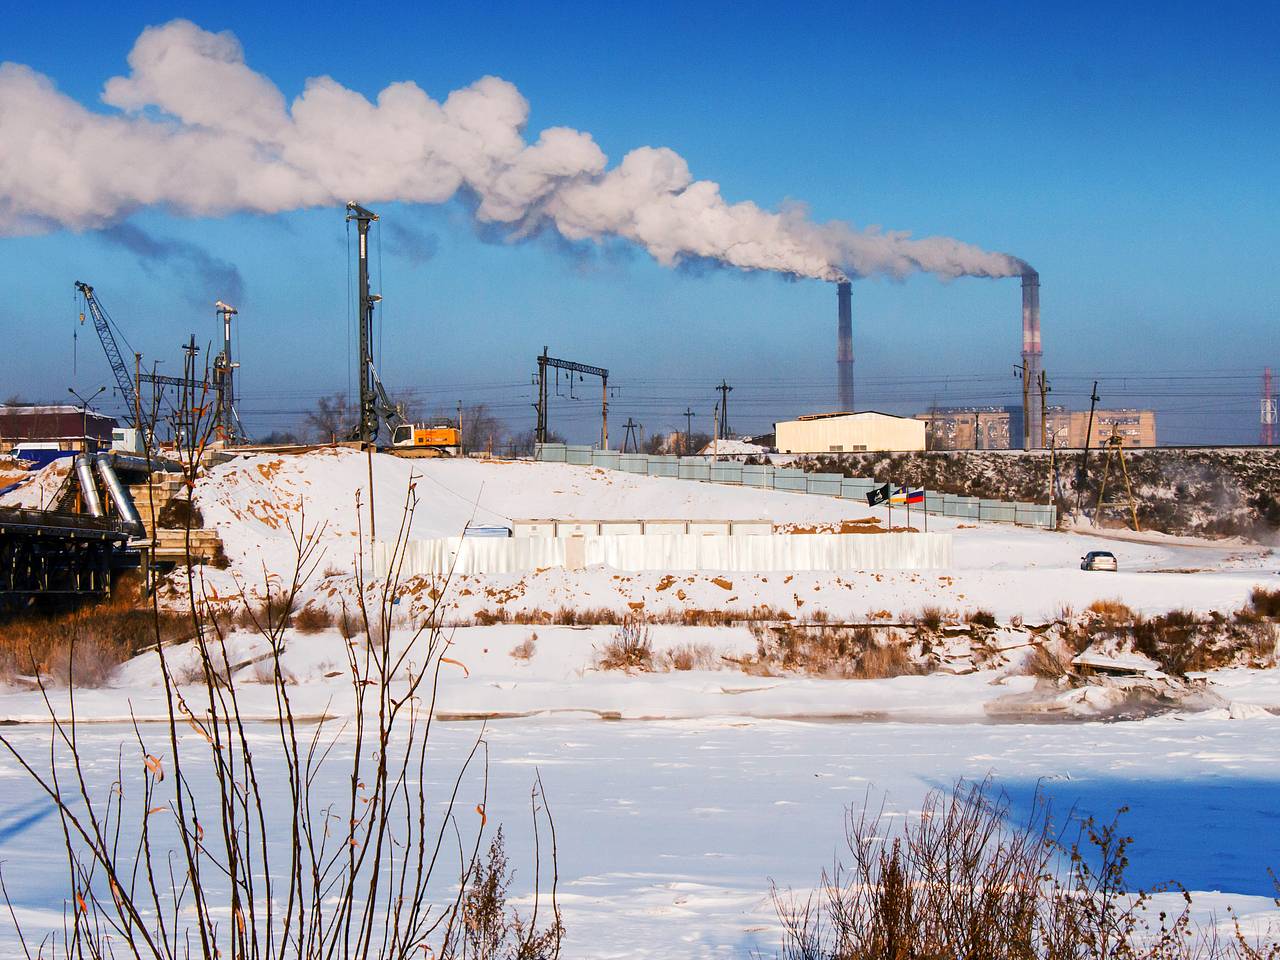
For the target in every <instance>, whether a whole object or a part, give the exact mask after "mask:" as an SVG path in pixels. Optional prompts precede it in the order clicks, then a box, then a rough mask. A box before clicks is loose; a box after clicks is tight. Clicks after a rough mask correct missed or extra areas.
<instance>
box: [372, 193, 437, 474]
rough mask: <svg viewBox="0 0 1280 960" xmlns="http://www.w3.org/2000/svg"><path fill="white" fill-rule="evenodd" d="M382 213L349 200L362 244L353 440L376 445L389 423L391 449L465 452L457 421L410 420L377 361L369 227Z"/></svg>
mask: <svg viewBox="0 0 1280 960" xmlns="http://www.w3.org/2000/svg"><path fill="white" fill-rule="evenodd" d="M377 219H378V215H377V214H376V213H374V212H373V211H372V210H367V209H365V208H364V207H362V206H360V204H358V203H356V202H354V201H352V202H351V203H348V204H347V222H348V223H350V222H351V221H353V220H354V221H355V224H356V234H357V235H358V238H359V244H360V245H359V248H358V249H357V252H356V272H357V283H358V285H359V294H360V422H359V424H358V425H357V426H356V429H355V430H354V431H353V432H352V434H351V439H352V440H359V441H360V442H361V443H362V444H369V445H376V444H377V442H378V435H379V434H380V433H381V432H382V428H383V427H386V437H387V440H388V442H389V446H390V449H391V452H392V453H394V454H396V455H397V456H401V457H440V456H457V455H459V454H460V453H461V452H462V434H461V432H460V431H459V430H458V429H457V428H456V427H454V426H453V425H452V424H447V423H439V424H423V423H418V424H415V423H409V422H408V421H406V420H405V418H404V417H403V416H402V415H401V413H400V410H399V409H398V408H397V407H396V405H395V404H394V403H392V402H391V398H390V397H389V396H388V395H387V389H386V387H384V386H383V385H382V378H381V377H379V376H378V368H377V367H376V366H374V363H373V309H374V306H375V305H376V304H377V303H378V302H380V301H381V300H382V297H381V296H379V295H378V294H376V293H370V292H369V227H370V226H371V225H372V224H373V223H374V222H376V221H377Z"/></svg>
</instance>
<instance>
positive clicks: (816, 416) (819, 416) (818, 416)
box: [782, 410, 913, 423]
mask: <svg viewBox="0 0 1280 960" xmlns="http://www.w3.org/2000/svg"><path fill="white" fill-rule="evenodd" d="M868 413H873V414H875V415H876V416H877V417H892V418H893V419H894V420H911V419H913V418H912V417H903V416H899V415H898V414H896V413H885V412H884V411H882V410H841V411H837V412H835V413H808V414H805V415H804V416H803V417H796V419H795V420H793V421H790V422H792V423H796V422H799V421H801V420H829V419H831V418H832V417H861V416H865V415H866V414H868ZM782 422H783V423H786V422H788V421H785V420H784V421H782Z"/></svg>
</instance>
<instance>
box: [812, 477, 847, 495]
mask: <svg viewBox="0 0 1280 960" xmlns="http://www.w3.org/2000/svg"><path fill="white" fill-rule="evenodd" d="M843 482H844V476H843V475H841V474H839V473H811V474H809V477H808V483H807V486H806V489H805V492H806V493H817V494H821V495H823V496H827V497H838V496H840V488H841V485H842V483H843Z"/></svg>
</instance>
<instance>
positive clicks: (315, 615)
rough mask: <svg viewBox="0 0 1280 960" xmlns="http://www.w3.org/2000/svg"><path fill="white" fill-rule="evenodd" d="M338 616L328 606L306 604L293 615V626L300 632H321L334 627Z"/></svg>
mask: <svg viewBox="0 0 1280 960" xmlns="http://www.w3.org/2000/svg"><path fill="white" fill-rule="evenodd" d="M336 622H337V621H336V618H335V617H334V615H333V611H331V610H330V609H329V608H328V607H320V606H314V605H312V606H306V607H303V608H302V609H301V610H299V611H298V612H297V613H295V614H294V615H293V628H294V629H295V630H297V631H298V632H299V633H320V632H321V631H322V630H331V629H333V626H334V624H335V623H336Z"/></svg>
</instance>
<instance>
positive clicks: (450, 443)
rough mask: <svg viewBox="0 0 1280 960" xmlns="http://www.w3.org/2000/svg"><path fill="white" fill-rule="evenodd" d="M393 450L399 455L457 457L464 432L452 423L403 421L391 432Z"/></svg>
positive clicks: (460, 451)
mask: <svg viewBox="0 0 1280 960" xmlns="http://www.w3.org/2000/svg"><path fill="white" fill-rule="evenodd" d="M391 452H392V453H393V454H395V455H396V456H398V457H457V456H461V454H462V434H461V433H460V432H459V430H458V428H457V427H455V426H454V425H453V424H451V423H436V424H426V423H401V424H397V426H396V428H395V429H394V430H393V431H392V432H391Z"/></svg>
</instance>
